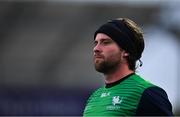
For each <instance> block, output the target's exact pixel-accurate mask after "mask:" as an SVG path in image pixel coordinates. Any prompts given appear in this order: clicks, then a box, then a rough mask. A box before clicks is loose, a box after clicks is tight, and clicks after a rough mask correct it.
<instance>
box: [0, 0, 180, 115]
mask: <svg viewBox="0 0 180 117" xmlns="http://www.w3.org/2000/svg"><path fill="white" fill-rule="evenodd" d="M179 10H180V2H179V1H178V0H169V1H166V0H162V1H161V0H157V1H156V0H154V1H150V0H149V1H145V0H130V1H126V0H124V1H118V0H109V1H108V0H52V1H50V0H39V1H30V0H28V1H17V0H14V1H13V0H7V1H6V0H3V1H0V115H82V111H83V109H84V106H85V102H86V100H87V98H88V96H89V94H90V93H91V92H92V91H93V90H95V89H96V88H98V87H100V86H102V85H103V84H104V82H103V76H102V75H101V74H99V73H97V72H96V71H95V70H94V66H93V62H92V48H93V33H94V31H95V29H96V28H97V27H98V26H99V25H101V24H102V23H103V22H106V21H107V20H108V19H114V18H117V17H128V18H131V19H132V20H135V21H136V22H137V23H138V24H139V25H140V26H141V27H142V28H143V30H144V35H145V41H146V48H145V52H144V54H143V57H142V61H143V62H144V65H143V67H142V68H139V69H138V70H137V73H138V74H140V75H141V76H143V77H144V78H145V79H147V80H150V81H152V82H153V83H155V84H157V85H160V86H161V87H163V88H164V89H165V90H166V91H167V93H168V95H169V99H170V101H171V102H172V104H173V110H174V112H175V114H176V115H180V100H179V98H180V93H179V91H178V90H180V88H179V83H180V79H179V76H180V70H179V69H180V62H179V61H178V58H180V52H179V50H180V13H179Z"/></svg>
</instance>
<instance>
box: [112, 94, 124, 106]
mask: <svg viewBox="0 0 180 117" xmlns="http://www.w3.org/2000/svg"><path fill="white" fill-rule="evenodd" d="M121 102H122V98H121V99H120V98H119V96H114V97H113V99H112V104H113V105H116V104H120V103H121Z"/></svg>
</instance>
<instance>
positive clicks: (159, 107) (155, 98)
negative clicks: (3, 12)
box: [136, 86, 173, 116]
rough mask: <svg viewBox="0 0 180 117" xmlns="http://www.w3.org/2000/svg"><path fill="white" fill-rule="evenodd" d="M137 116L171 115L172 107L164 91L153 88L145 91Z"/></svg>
mask: <svg viewBox="0 0 180 117" xmlns="http://www.w3.org/2000/svg"><path fill="white" fill-rule="evenodd" d="M136 115H166V116H167V115H170V116H172V115H173V113H172V105H171V103H170V101H169V99H168V96H167V94H166V92H165V90H164V89H162V88H160V87H157V86H152V87H148V88H147V89H145V90H144V92H143V94H142V96H141V99H140V102H139V105H138V108H137V111H136Z"/></svg>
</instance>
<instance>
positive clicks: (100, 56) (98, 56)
mask: <svg viewBox="0 0 180 117" xmlns="http://www.w3.org/2000/svg"><path fill="white" fill-rule="evenodd" d="M94 58H103V56H102V55H96V54H95V55H94Z"/></svg>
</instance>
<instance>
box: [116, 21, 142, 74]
mask: <svg viewBox="0 0 180 117" xmlns="http://www.w3.org/2000/svg"><path fill="white" fill-rule="evenodd" d="M116 20H119V21H121V22H123V23H124V24H125V26H127V28H128V29H129V30H130V31H131V33H132V34H133V37H134V38H132V40H133V42H134V44H135V46H136V50H134V51H133V52H134V54H130V53H129V56H128V57H127V60H128V64H129V69H131V70H133V71H135V70H136V61H137V60H139V61H140V66H141V65H142V62H141V60H140V58H141V55H142V52H143V50H144V47H145V44H144V36H143V31H142V29H141V28H140V27H139V26H138V25H137V24H136V23H135V22H134V21H132V20H130V19H128V18H118V19H116Z"/></svg>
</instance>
